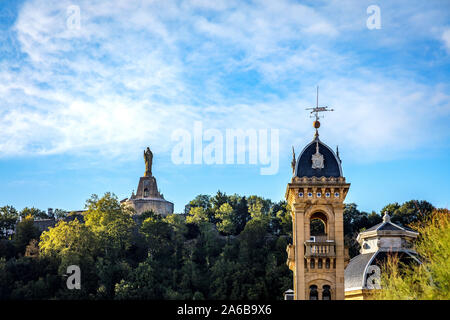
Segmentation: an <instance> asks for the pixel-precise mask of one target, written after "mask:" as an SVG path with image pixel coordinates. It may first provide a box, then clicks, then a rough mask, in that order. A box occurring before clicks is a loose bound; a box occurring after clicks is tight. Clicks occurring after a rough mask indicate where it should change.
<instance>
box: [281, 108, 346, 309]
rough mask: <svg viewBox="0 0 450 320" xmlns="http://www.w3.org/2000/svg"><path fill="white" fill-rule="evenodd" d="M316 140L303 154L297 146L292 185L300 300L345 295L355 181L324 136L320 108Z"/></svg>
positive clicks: (291, 252)
mask: <svg viewBox="0 0 450 320" xmlns="http://www.w3.org/2000/svg"><path fill="white" fill-rule="evenodd" d="M307 110H312V111H311V114H312V115H313V116H314V117H315V121H314V128H315V129H316V132H315V136H314V139H313V141H311V142H310V143H309V144H308V145H306V147H305V148H304V149H303V150H302V152H301V153H300V155H299V156H298V158H297V159H295V152H293V161H292V170H293V177H292V179H291V182H290V183H288V185H287V189H286V200H287V201H288V203H289V205H290V207H291V212H292V222H293V223H292V226H293V232H292V235H293V244H291V245H289V246H288V247H287V252H288V261H287V264H288V266H289V269H291V270H292V271H293V274H294V299H295V300H344V268H345V262H346V261H345V260H346V254H345V249H344V221H343V211H344V204H343V202H344V199H345V197H346V195H347V192H348V190H349V187H350V184H349V183H347V182H346V181H345V178H344V176H343V174H342V167H341V160H340V158H339V153H338V151H337V150H336V153H335V152H333V150H332V149H330V148H329V147H328V146H327V145H326V144H324V143H323V142H322V141H320V139H319V132H318V129H319V127H320V122H319V112H325V111H333V110H332V109H328V107H319V106H318V103H317V105H316V107H315V108H310V109H307Z"/></svg>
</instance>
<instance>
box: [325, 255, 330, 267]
mask: <svg viewBox="0 0 450 320" xmlns="http://www.w3.org/2000/svg"><path fill="white" fill-rule="evenodd" d="M325 268H327V269H330V259H328V258H327V260H325Z"/></svg>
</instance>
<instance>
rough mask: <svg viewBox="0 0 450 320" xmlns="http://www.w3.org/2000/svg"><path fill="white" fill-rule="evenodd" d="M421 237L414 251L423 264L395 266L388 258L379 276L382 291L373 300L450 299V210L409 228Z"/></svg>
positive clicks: (392, 259) (394, 258)
mask: <svg viewBox="0 0 450 320" xmlns="http://www.w3.org/2000/svg"><path fill="white" fill-rule="evenodd" d="M412 227H413V228H414V229H416V230H417V231H418V232H419V234H420V238H419V240H418V241H417V243H416V251H417V253H418V254H419V255H420V257H421V259H422V264H402V263H398V261H397V257H395V256H391V257H390V259H388V261H387V263H386V265H385V266H384V270H383V271H384V272H383V273H382V277H381V286H382V288H383V290H380V291H379V292H377V294H376V295H375V296H374V298H375V299H383V300H449V299H450V211H449V210H446V209H443V210H442V209H441V210H436V211H434V212H432V213H431V214H427V217H426V218H425V219H423V220H421V221H419V222H416V223H414V224H413V225H412Z"/></svg>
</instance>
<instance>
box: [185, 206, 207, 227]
mask: <svg viewBox="0 0 450 320" xmlns="http://www.w3.org/2000/svg"><path fill="white" fill-rule="evenodd" d="M208 221H209V218H208V215H207V213H206V211H205V209H203V207H192V208H191V210H190V211H189V214H188V216H187V217H186V222H187V223H195V224H200V223H202V222H208Z"/></svg>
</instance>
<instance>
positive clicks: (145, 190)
mask: <svg viewBox="0 0 450 320" xmlns="http://www.w3.org/2000/svg"><path fill="white" fill-rule="evenodd" d="M148 195H149V194H148V189H147V188H145V189H144V198H147V197H148Z"/></svg>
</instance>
